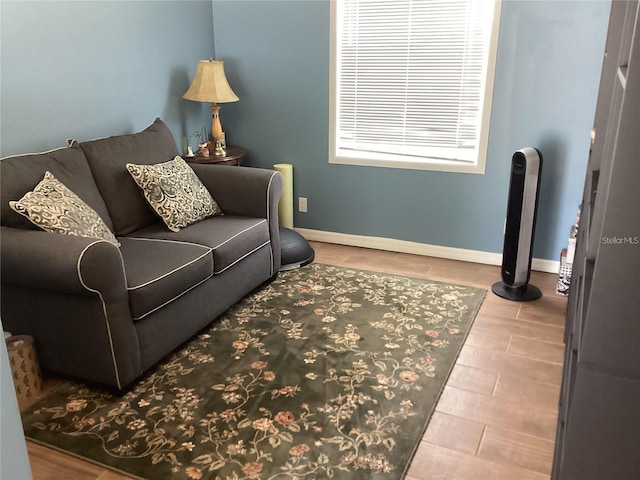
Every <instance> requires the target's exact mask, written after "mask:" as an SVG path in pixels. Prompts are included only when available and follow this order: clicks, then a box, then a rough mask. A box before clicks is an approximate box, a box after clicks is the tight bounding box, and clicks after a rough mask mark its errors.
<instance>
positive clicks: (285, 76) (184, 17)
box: [0, 0, 609, 260]
mask: <svg viewBox="0 0 640 480" xmlns="http://www.w3.org/2000/svg"><path fill="white" fill-rule="evenodd" d="M212 8H213V10H212ZM0 9H1V10H0V19H1V63H0V94H1V105H0V139H1V143H0V153H1V155H2V156H5V155H10V154H15V153H24V152H28V151H39V150H45V149H49V148H55V147H58V146H61V145H63V144H64V142H65V140H66V139H67V138H70V137H74V138H77V139H79V140H88V139H91V138H96V137H102V136H106V135H116V134H121V133H130V132H133V131H138V130H140V129H143V128H145V127H146V126H147V125H149V124H150V123H151V122H152V121H153V119H154V118H155V117H156V116H160V117H162V118H163V119H164V120H165V121H166V122H167V124H168V125H169V127H170V128H171V130H172V131H173V133H174V136H175V137H176V141H177V143H178V146H179V147H180V148H181V140H182V137H183V136H189V135H190V133H191V132H193V131H194V130H196V129H198V128H200V127H202V126H207V127H208V126H209V125H210V114H209V110H208V108H207V106H206V105H204V104H199V103H195V102H189V101H186V100H183V99H182V98H181V97H182V94H183V93H184V92H185V91H186V89H187V88H188V86H189V81H190V79H191V78H192V76H193V73H194V71H195V66H196V64H197V61H198V60H199V59H202V58H208V57H210V56H214V54H215V56H216V58H219V59H222V60H224V61H225V68H226V72H227V76H228V78H229V82H230V83H231V85H232V87H233V89H234V90H235V91H236V93H237V94H238V95H239V97H240V101H239V102H237V103H233V104H228V105H224V106H223V108H222V123H223V126H224V128H225V131H226V133H227V136H228V139H229V142H230V143H232V144H239V145H243V146H245V147H246V148H247V149H248V150H249V153H250V157H249V158H250V163H251V164H253V165H257V166H263V167H271V165H273V164H274V163H281V162H285V163H292V164H293V165H294V185H295V192H294V194H295V196H296V197H297V196H305V197H307V198H308V199H309V212H308V213H306V214H302V213H298V212H296V213H295V225H296V226H297V227H302V228H309V229H316V230H322V231H331V232H340V233H348V234H355V235H367V236H376V237H386V238H393V239H400V240H408V241H412V242H417V243H424V244H432V245H442V246H448V247H457V248H464V249H471V250H479V251H484V252H496V253H499V252H501V250H502V229H503V223H504V214H505V210H506V200H507V191H508V176H509V168H510V159H511V155H512V154H513V152H514V151H515V150H517V149H518V148H521V147H524V146H536V147H538V148H540V149H541V151H542V153H543V155H544V160H545V163H544V169H543V178H542V187H541V193H540V194H541V199H540V212H539V216H538V228H537V231H536V241H535V248H534V256H535V257H538V258H544V259H551V260H557V259H558V255H559V252H560V250H561V249H562V248H563V247H564V246H565V245H566V237H567V234H568V230H569V226H570V225H571V224H572V223H573V220H574V218H575V212H576V208H577V206H578V203H579V202H580V198H581V194H582V185H583V181H584V173H585V169H586V160H587V155H588V149H589V132H590V129H591V126H592V123H593V114H594V108H595V99H596V95H597V88H598V82H599V76H600V68H601V65H602V54H603V49H604V40H605V35H606V27H607V22H608V13H609V2H607V1H575V2H573V1H565V0H557V1H549V2H547V1H515V0H506V1H504V2H503V7H502V19H501V25H500V41H499V51H498V61H497V71H496V82H495V93H494V102H493V110H492V120H491V122H492V123H491V132H490V138H489V152H488V159H487V170H486V174H485V175H472V174H459V173H446V172H430V171H417V170H400V169H390V168H373V167H357V166H348V165H329V163H328V124H329V119H328V112H329V106H328V105H329V88H328V85H329V0H297V1H285V0H271V1H269V0H255V1H228V0H213V5H212V2H211V1H210V0H203V1H189V0H183V1H178V0H176V1H155V2H148V1H127V2H124V1H85V2H77V1H55V2H50V1H42V2H32V1H29V2H23V1H9V0H2V2H0ZM212 16H213V27H212ZM214 32H215V49H214Z"/></svg>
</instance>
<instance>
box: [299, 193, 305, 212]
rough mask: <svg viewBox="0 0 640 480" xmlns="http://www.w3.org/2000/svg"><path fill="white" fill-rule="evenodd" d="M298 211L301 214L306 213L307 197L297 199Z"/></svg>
mask: <svg viewBox="0 0 640 480" xmlns="http://www.w3.org/2000/svg"><path fill="white" fill-rule="evenodd" d="M298 211H299V212H302V213H306V212H307V197H298Z"/></svg>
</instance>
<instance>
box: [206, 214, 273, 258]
mask: <svg viewBox="0 0 640 480" xmlns="http://www.w3.org/2000/svg"><path fill="white" fill-rule="evenodd" d="M265 222H267V220H266V219H264V218H262V219H260V221H259V222H257V223H254V224H253V225H251V226H250V227H247V228H245V229H244V230H241V231H239V232H238V233H236V234H234V235H233V236H232V237H229V238H227V239H226V240H225V241H224V242H222V243H219V244H218V245H216V246H215V247H212V249H213V250H216V249H217V248H220V247H221V246H223V245H224V244H225V243H229V242H230V241H231V240H233V239H234V238H236V237H237V236H239V235H242V234H243V233H245V232H248V231H249V230H251V229H253V228H256V227H257V226H258V225H262V224H263V223H265Z"/></svg>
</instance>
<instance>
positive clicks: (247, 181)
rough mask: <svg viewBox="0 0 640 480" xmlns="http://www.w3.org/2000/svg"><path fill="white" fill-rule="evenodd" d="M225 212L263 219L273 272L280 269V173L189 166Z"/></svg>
mask: <svg viewBox="0 0 640 480" xmlns="http://www.w3.org/2000/svg"><path fill="white" fill-rule="evenodd" d="M191 167H192V168H193V170H194V171H195V172H196V174H197V175H198V177H199V178H200V180H201V181H202V183H203V184H204V185H205V187H207V189H208V190H209V191H210V192H211V195H212V196H213V198H215V200H216V202H218V205H220V208H221V209H222V211H223V212H224V213H225V214H227V215H240V216H247V217H257V218H265V219H267V221H268V222H269V235H270V237H271V245H272V251H273V268H274V270H273V271H274V272H278V270H280V233H279V229H278V203H279V202H280V196H281V195H282V175H281V174H280V173H279V172H276V171H275V170H267V169H263V168H252V167H233V166H223V165H207V164H201V165H197V164H194V165H191Z"/></svg>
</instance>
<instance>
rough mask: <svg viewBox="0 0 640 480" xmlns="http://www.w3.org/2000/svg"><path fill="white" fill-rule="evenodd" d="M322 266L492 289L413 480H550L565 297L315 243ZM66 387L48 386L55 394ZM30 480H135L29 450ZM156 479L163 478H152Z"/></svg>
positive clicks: (469, 267) (547, 279)
mask: <svg viewBox="0 0 640 480" xmlns="http://www.w3.org/2000/svg"><path fill="white" fill-rule="evenodd" d="M312 245H313V247H314V249H315V252H316V261H317V262H321V263H327V264H331V265H339V266H347V267H353V268H361V269H365V270H374V271H380V272H386V273H391V274H398V275H406V276H414V277H420V278H429V279H431V280H440V281H445V282H451V283H460V284H463V285H473V286H477V287H482V288H485V289H487V290H488V292H487V297H486V299H485V301H484V303H483V304H482V307H481V308H480V312H479V313H478V316H477V317H476V320H475V322H474V324H473V327H472V328H471V332H470V333H469V336H468V338H467V341H466V343H465V345H464V347H463V348H462V351H461V352H460V356H459V357H458V360H457V362H456V364H455V366H454V369H453V371H452V373H451V376H450V378H449V380H448V382H447V384H446V386H445V389H444V391H443V392H442V396H441V397H440V400H439V402H438V404H437V407H436V410H435V412H434V414H433V417H432V419H431V422H430V424H429V426H428V428H427V431H426V432H425V435H424V437H423V439H422V441H421V443H420V445H419V447H418V450H417V452H416V454H415V457H414V459H413V462H412V463H411V466H410V468H409V471H408V474H407V477H406V478H407V480H484V479H486V480H548V479H549V478H550V474H551V464H552V459H553V445H554V440H555V429H556V419H557V405H558V397H559V394H560V382H561V375H562V363H563V352H564V345H563V332H564V318H565V312H566V304H567V301H566V298H565V297H561V296H558V295H556V293H555V285H556V279H557V277H556V275H553V274H546V273H539V272H532V275H531V283H532V284H534V285H536V286H537V287H538V288H540V289H541V290H542V292H543V296H542V298H540V299H538V300H536V301H533V302H526V303H520V302H511V301H508V300H504V299H502V298H500V297H497V296H496V295H494V294H493V293H491V285H492V283H494V282H495V281H498V280H499V279H500V268H499V267H496V266H489V265H480V264H475V263H467V262H458V261H453V260H444V259H439V258H432V257H423V256H418V255H409V254H403V253H394V252H386V251H379V250H370V249H365V248H358V247H347V246H342V245H334V244H326V243H319V242H313V243H312ZM59 382H60V380H58V379H55V378H50V379H48V380H47V381H46V382H45V386H46V387H47V388H52V387H53V386H55V385H56V384H57V383H59ZM28 451H29V458H30V461H31V469H32V473H33V478H34V480H66V479H69V480H123V479H127V478H129V477H127V476H124V475H121V474H118V473H115V472H113V471H109V470H106V469H104V468H102V467H99V466H96V465H93V464H90V463H87V462H83V461H81V460H79V459H77V458H74V457H71V456H69V455H65V454H63V453H59V452H56V451H54V450H51V449H49V448H46V447H43V446H39V445H36V444H33V443H31V442H28ZM153 480H159V479H153Z"/></svg>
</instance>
